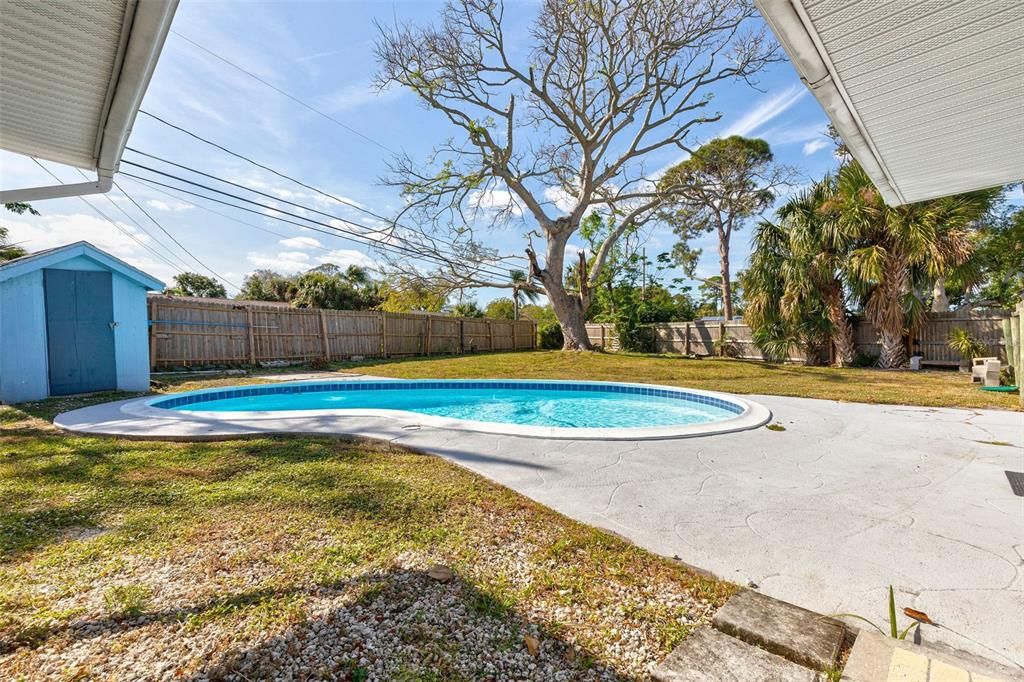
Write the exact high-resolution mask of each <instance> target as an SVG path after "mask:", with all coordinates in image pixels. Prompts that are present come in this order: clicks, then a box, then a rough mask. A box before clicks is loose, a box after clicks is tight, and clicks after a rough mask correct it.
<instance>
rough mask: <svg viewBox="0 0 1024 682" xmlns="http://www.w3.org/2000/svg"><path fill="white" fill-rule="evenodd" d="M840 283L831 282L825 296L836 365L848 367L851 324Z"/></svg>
mask: <svg viewBox="0 0 1024 682" xmlns="http://www.w3.org/2000/svg"><path fill="white" fill-rule="evenodd" d="M842 286H843V285H842V283H840V282H835V283H833V286H832V288H831V289H830V290H829V291H828V294H827V295H826V297H825V305H826V308H827V310H828V321H829V322H831V323H832V346H833V347H834V348H835V352H836V356H835V365H836V367H849V366H850V365H852V364H853V355H854V348H855V347H854V343H853V326H852V325H851V324H850V321H849V320H848V319H846V308H845V306H844V305H843V289H842Z"/></svg>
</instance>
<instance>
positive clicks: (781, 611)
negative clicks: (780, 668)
mask: <svg viewBox="0 0 1024 682" xmlns="http://www.w3.org/2000/svg"><path fill="white" fill-rule="evenodd" d="M712 625H714V626H715V628H717V629H718V630H721V631H722V632H724V633H725V634H727V635H732V636H733V637H737V638H739V639H742V640H743V641H744V642H747V643H748V644H754V645H756V646H759V647H763V648H764V649H767V650H768V651H770V652H772V653H773V654H777V655H779V656H782V657H783V658H786V659H788V660H790V661H793V662H794V663H799V664H800V665H803V666H807V667H808V668H814V669H815V670H825V669H827V668H831V667H832V666H833V665H835V663H836V658H837V657H838V656H839V651H840V649H842V646H843V640H844V638H845V637H846V626H845V625H843V623H841V622H839V621H838V620H836V619H835V618H829V617H827V616H822V615H820V614H817V613H814V612H813V611H808V610H807V609H802V608H800V607H799V606H794V605H793V604H790V603H788V602H784V601H780V600H778V599H772V598H771V597H767V596H765V595H763V594H761V593H760V592H754V591H753V590H743V591H742V592H740V593H739V594H737V595H735V596H734V597H732V598H731V599H729V601H727V602H726V603H725V606H723V607H722V608H721V609H719V610H718V613H716V614H715V617H714V619H713V620H712Z"/></svg>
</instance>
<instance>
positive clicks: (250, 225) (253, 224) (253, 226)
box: [132, 178, 340, 253]
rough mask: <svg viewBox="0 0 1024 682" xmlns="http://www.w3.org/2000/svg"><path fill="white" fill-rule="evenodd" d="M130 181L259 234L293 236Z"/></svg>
mask: <svg viewBox="0 0 1024 682" xmlns="http://www.w3.org/2000/svg"><path fill="white" fill-rule="evenodd" d="M132 180H134V181H135V182H137V183H139V184H142V185H145V186H146V187H147V188H149V189H151V190H152V191H154V192H159V193H160V194H163V195H164V196H166V197H170V198H172V199H175V200H177V201H180V202H182V203H185V204H188V205H189V206H192V207H195V208H198V209H199V210H201V211H206V212H207V213H212V214H213V215H217V216H220V217H221V218H227V219H228V220H230V221H232V222H236V223H238V224H239V225H245V226H247V227H251V228H253V229H254V230H259V231H260V232H266V233H267V234H272V235H274V236H275V237H283V238H285V239H291V238H292V237H294V236H295V235H290V234H285V233H284V232H275V231H274V230H271V229H269V228H266V227H263V226H262V225H257V224H256V223H250V222H246V221H244V220H239V219H238V218H236V217H234V216H232V215H228V214H227V213H221V212H220V211H215V210H213V209H212V208H210V207H209V206H203V205H202V204H197V203H195V202H193V201H189V200H188V199H186V198H185V197H182V196H179V195H177V194H175V193H174V192H169V191H167V190H166V189H160V188H159V187H157V186H155V185H153V184H151V183H150V182H149V181H148V180H139V179H137V178H132ZM264 217H271V216H264ZM328 236H330V237H335V238H339V239H340V237H338V235H336V234H333V233H331V234H329V235H328ZM312 248H314V249H320V250H321V251H325V252H327V253H332V252H333V251H334V249H330V248H327V247H326V246H313V247H312Z"/></svg>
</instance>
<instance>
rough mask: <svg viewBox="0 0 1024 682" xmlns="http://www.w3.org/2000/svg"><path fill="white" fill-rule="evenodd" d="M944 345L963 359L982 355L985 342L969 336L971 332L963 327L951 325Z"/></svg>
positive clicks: (968, 359) (967, 359) (966, 359)
mask: <svg viewBox="0 0 1024 682" xmlns="http://www.w3.org/2000/svg"><path fill="white" fill-rule="evenodd" d="M946 345H947V346H949V348H950V350H952V351H953V352H954V353H957V354H958V355H959V356H960V357H961V358H963V359H964V360H965V361H968V362H969V361H970V360H971V358H974V357H977V356H979V355H982V354H983V353H984V352H985V344H983V343H982V342H981V341H979V340H978V339H976V338H974V337H973V336H971V333H970V332H969V331H967V329H966V328H964V327H953V328H952V329H950V330H949V336H947V337H946Z"/></svg>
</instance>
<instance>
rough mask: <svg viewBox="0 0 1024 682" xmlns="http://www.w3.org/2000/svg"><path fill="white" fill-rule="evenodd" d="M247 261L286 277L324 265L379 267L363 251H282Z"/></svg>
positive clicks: (258, 255)
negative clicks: (313, 253)
mask: <svg viewBox="0 0 1024 682" xmlns="http://www.w3.org/2000/svg"><path fill="white" fill-rule="evenodd" d="M300 239H301V237H300ZM286 241H287V240H286ZM246 259H247V260H248V261H249V262H250V263H251V264H252V265H253V266H254V267H256V268H266V269H269V270H275V271H277V272H280V273H283V274H286V275H290V274H294V273H296V272H304V271H306V270H309V269H310V268H315V267H316V266H318V265H323V264H324V263H333V264H334V265H337V266H338V267H341V268H345V267H348V266H349V265H359V266H362V267H364V268H375V267H376V266H377V262H376V261H375V260H373V259H372V258H370V257H369V256H368V255H366V254H365V253H363V252H362V251H356V250H354V249H336V250H334V251H327V252H322V253H318V254H315V255H311V254H309V253H306V252H305V251H281V252H279V253H275V254H265V253H257V252H252V253H249V254H248V256H247V257H246Z"/></svg>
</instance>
